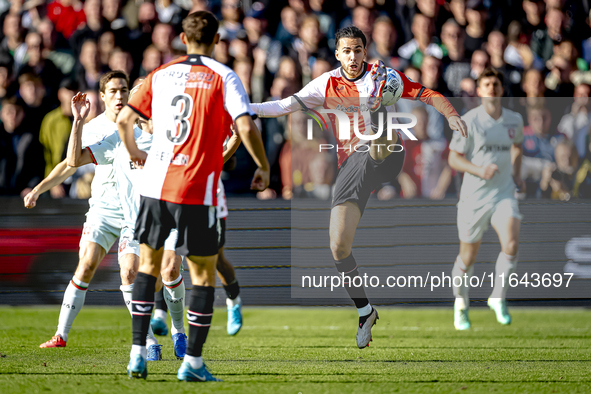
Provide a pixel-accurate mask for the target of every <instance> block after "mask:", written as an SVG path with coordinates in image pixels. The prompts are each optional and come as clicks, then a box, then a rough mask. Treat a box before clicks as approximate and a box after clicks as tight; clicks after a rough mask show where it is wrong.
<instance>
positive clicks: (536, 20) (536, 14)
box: [521, 0, 545, 44]
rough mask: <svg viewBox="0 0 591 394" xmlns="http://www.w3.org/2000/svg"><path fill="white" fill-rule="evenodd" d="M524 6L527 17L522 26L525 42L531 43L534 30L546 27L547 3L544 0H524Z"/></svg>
mask: <svg viewBox="0 0 591 394" xmlns="http://www.w3.org/2000/svg"><path fill="white" fill-rule="evenodd" d="M522 6H523V11H524V12H525V17H524V18H523V20H522V22H521V26H522V27H523V33H524V35H525V41H526V42H525V43H526V44H529V43H530V42H531V39H532V35H533V34H534V32H535V31H538V30H539V31H542V30H544V28H545V25H544V19H543V16H544V8H545V4H544V0H523V3H522Z"/></svg>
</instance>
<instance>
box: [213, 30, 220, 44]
mask: <svg viewBox="0 0 591 394" xmlns="http://www.w3.org/2000/svg"><path fill="white" fill-rule="evenodd" d="M219 42H220V33H215V37H214V38H213V45H217V44H218V43H219Z"/></svg>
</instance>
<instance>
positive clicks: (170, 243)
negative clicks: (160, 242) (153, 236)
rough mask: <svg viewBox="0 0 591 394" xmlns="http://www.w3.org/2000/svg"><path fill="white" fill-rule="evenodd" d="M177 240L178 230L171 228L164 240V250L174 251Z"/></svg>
mask: <svg viewBox="0 0 591 394" xmlns="http://www.w3.org/2000/svg"><path fill="white" fill-rule="evenodd" d="M178 239H179V230H177V229H176V228H173V229H172V230H170V234H168V238H166V240H164V250H172V251H174V250H176V241H177V240H178Z"/></svg>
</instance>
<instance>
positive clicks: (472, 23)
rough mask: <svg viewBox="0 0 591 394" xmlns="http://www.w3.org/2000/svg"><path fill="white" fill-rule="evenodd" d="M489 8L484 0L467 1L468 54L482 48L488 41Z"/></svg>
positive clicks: (466, 43)
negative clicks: (487, 20) (487, 22)
mask: <svg viewBox="0 0 591 394" xmlns="http://www.w3.org/2000/svg"><path fill="white" fill-rule="evenodd" d="M487 15H488V13H487V9H486V7H485V6H484V3H483V2H482V0H468V1H467V2H466V21H467V22H468V25H467V26H466V40H465V45H466V56H471V55H472V52H474V51H475V50H477V49H481V48H482V45H483V44H484V43H485V42H486V18H487Z"/></svg>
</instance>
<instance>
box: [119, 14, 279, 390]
mask: <svg viewBox="0 0 591 394" xmlns="http://www.w3.org/2000/svg"><path fill="white" fill-rule="evenodd" d="M218 26H219V23H218V21H217V19H216V18H215V16H214V15H213V14H211V13H210V12H205V11H199V12H195V13H192V14H190V15H189V16H187V17H186V18H185V19H184V20H183V33H181V40H182V41H183V43H184V44H185V45H187V53H188V55H187V56H182V57H180V58H179V59H176V60H174V61H172V62H170V63H167V64H165V65H164V66H162V67H160V68H158V69H156V70H154V71H153V72H152V73H150V75H148V77H147V78H146V81H145V82H144V84H143V85H142V87H141V88H140V90H139V92H138V94H137V95H136V96H134V97H133V99H132V100H131V101H130V102H129V104H128V106H127V107H125V108H124V109H123V110H122V111H121V114H120V115H119V117H118V118H117V125H118V128H119V134H120V135H121V139H122V141H123V142H124V144H125V147H126V148H127V150H128V152H129V156H130V158H131V160H132V161H133V162H135V163H136V164H137V165H144V171H143V176H145V178H144V179H143V182H142V184H141V187H140V194H141V196H142V197H141V204H140V214H139V217H138V222H137V224H136V229H137V231H136V239H137V240H139V241H140V243H141V245H140V268H139V273H138V276H137V280H136V284H135V288H134V291H133V295H132V308H133V345H132V349H131V354H130V362H129V365H128V367H127V372H128V375H129V376H130V377H134V378H146V376H147V374H148V370H147V366H146V361H145V360H146V348H145V339H144V338H142V337H145V332H147V330H148V327H149V325H150V317H151V315H152V310H153V308H154V288H155V284H156V278H157V277H158V275H159V274H160V267H161V259H162V246H163V244H164V239H165V238H166V237H165V233H167V232H169V231H170V229H172V228H177V229H178V233H179V236H178V241H177V248H176V252H177V254H180V255H185V256H186V258H187V262H188V265H189V271H190V273H191V280H192V282H193V290H192V294H191V299H190V302H189V311H188V312H187V319H188V320H189V340H188V346H187V353H186V356H185V358H184V361H183V363H182V365H181V367H180V369H179V371H178V374H177V377H178V379H179V380H184V381H201V382H203V381H218V379H216V378H215V377H213V376H212V375H211V373H209V371H208V370H207V368H206V366H205V364H204V363H203V359H202V357H201V353H202V349H203V344H204V343H205V340H206V338H207V334H208V332H209V327H210V325H211V318H212V315H213V301H214V290H215V288H214V286H215V266H216V259H217V253H218V228H217V223H218V221H217V215H216V209H215V206H216V205H217V196H216V185H217V183H218V179H219V176H220V172H221V170H222V166H223V155H222V152H223V148H222V147H223V142H224V139H225V138H226V135H227V131H228V130H229V129H230V127H231V125H232V122H234V123H235V125H236V130H237V132H238V134H239V136H240V138H241V140H242V142H243V143H244V145H245V147H246V149H247V150H248V151H249V153H250V154H251V156H252V157H253V159H254V161H255V163H256V164H257V166H258V169H257V170H256V172H255V176H254V179H253V182H252V188H253V189H255V190H264V189H265V188H266V187H267V186H268V184H269V163H268V161H267V158H266V156H265V153H264V147H263V142H262V139H261V135H260V133H259V131H258V130H257V128H256V126H255V125H254V122H253V120H252V117H251V116H252V115H254V114H253V113H252V111H251V110H250V107H249V101H248V96H247V94H246V91H245V90H244V87H243V86H242V83H241V82H240V80H239V79H238V77H237V75H236V74H235V73H234V72H233V71H232V70H231V69H229V68H228V67H226V66H224V65H222V64H220V63H218V62H216V61H215V60H213V59H211V58H210V57H209V56H210V55H211V54H212V52H213V49H214V46H215V44H216V43H217V42H218V41H219V34H217V30H218ZM185 74H186V75H192V76H194V78H191V77H190V78H188V79H187V80H185V79H182V80H179V79H178V78H175V75H185ZM196 78H200V79H199V81H197V80H196ZM203 81H207V83H203ZM139 116H141V117H143V118H145V119H150V118H151V119H152V122H153V128H154V133H153V136H154V137H153V147H152V149H151V150H150V153H149V155H147V154H146V153H145V152H143V151H141V150H139V149H138V147H137V145H136V143H135V140H134V138H133V127H132V125H133V123H134V122H135V120H136V119H137V118H138V117H139Z"/></svg>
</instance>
